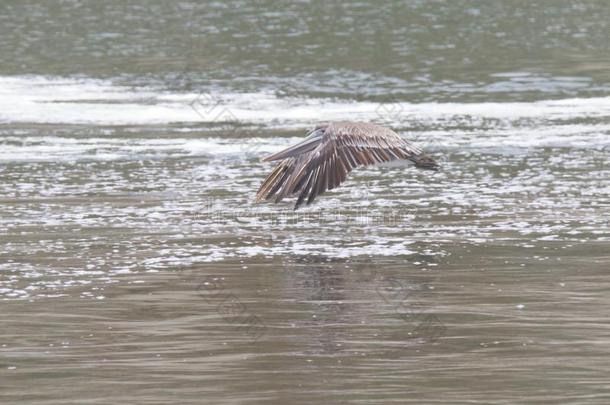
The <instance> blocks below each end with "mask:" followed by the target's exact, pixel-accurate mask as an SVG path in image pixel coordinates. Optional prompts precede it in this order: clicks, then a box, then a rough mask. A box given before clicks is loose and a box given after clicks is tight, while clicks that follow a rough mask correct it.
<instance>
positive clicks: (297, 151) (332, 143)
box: [256, 122, 439, 209]
mask: <svg viewBox="0 0 610 405" xmlns="http://www.w3.org/2000/svg"><path fill="white" fill-rule="evenodd" d="M263 160H264V161H272V160H281V162H280V163H279V164H278V165H277V166H276V167H275V169H273V171H272V172H271V173H270V174H269V176H267V178H266V179H265V181H264V182H263V184H262V185H261V187H260V189H259V190H258V193H257V194H256V201H257V202H259V201H263V200H270V199H272V198H274V197H275V202H276V203H277V202H280V201H281V200H282V199H283V198H284V197H288V196H293V195H294V196H298V198H297V202H296V204H295V207H294V208H295V209H297V208H299V206H301V205H302V204H303V203H304V202H306V203H307V204H310V203H311V202H313V200H314V199H315V198H316V197H317V196H318V195H320V194H322V193H324V192H325V191H326V190H332V189H333V188H335V187H338V186H339V185H340V184H341V183H342V182H344V181H345V178H346V177H347V174H348V173H349V172H350V171H352V170H353V169H354V168H355V167H357V166H367V165H372V164H376V163H382V162H390V161H393V160H407V161H410V162H412V163H414V164H415V166H416V167H419V168H422V169H430V170H438V167H439V166H438V164H437V163H436V162H435V161H434V159H432V158H431V157H429V156H428V155H426V154H425V153H424V152H423V151H422V150H421V149H420V148H419V147H417V146H415V145H413V144H411V143H410V142H408V141H406V140H404V139H402V138H401V137H400V136H399V135H398V134H397V133H396V132H394V131H392V130H391V129H388V128H384V127H381V126H379V125H375V124H370V123H365V122H333V123H330V124H325V125H319V126H317V127H316V128H315V129H314V130H313V131H311V132H310V133H309V134H308V136H307V138H305V139H304V140H303V141H302V142H300V143H298V144H296V145H294V146H291V147H290V148H288V149H285V150H283V151H280V152H278V153H275V154H273V155H271V156H267V157H266V158H264V159H263Z"/></svg>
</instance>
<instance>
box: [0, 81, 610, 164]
mask: <svg viewBox="0 0 610 405" xmlns="http://www.w3.org/2000/svg"><path fill="white" fill-rule="evenodd" d="M345 119H349V120H363V121H374V122H379V123H383V124H387V125H390V126H393V127H396V128H413V127H417V128H418V130H417V132H412V131H409V132H404V133H401V134H402V135H404V136H406V137H407V138H409V139H414V140H416V141H417V142H418V143H421V144H422V146H424V147H427V148H430V149H438V148H441V149H442V148H491V149H494V148H495V149H498V150H500V149H501V150H504V151H506V150H509V149H510V148H532V147H533V148H535V147H578V148H591V147H593V148H605V147H608V146H610V124H608V123H607V122H608V119H610V97H595V98H569V99H563V100H541V101H534V102H506V103H499V102H483V103H417V104H415V103H399V104H398V103H397V104H383V103H374V102H359V101H352V100H336V99H323V98H313V99H312V98H309V99H306V98H284V97H278V96H276V95H274V94H271V93H264V92H261V93H222V94H207V93H204V94H197V93H169V92H166V91H161V90H158V89H152V88H149V89H137V90H136V89H133V88H130V87H126V86H121V85H117V84H114V83H113V82H112V81H109V80H98V79H89V78H58V77H43V76H10V77H7V76H5V77H0V124H5V127H6V128H9V130H8V131H4V133H0V143H1V144H2V148H1V150H0V160H1V161H13V160H14V161H23V160H26V161H27V160H56V159H69V160H71V159H100V160H109V159H110V160H112V159H131V158H145V157H150V156H164V155H168V154H169V155H231V154H236V155H239V154H245V153H248V152H250V153H255V154H260V153H266V152H272V151H275V150H278V149H280V148H282V147H284V146H285V145H287V144H289V143H291V142H294V141H296V138H294V139H287V138H260V139H258V138H249V137H248V138H243V137H237V138H235V137H234V138H232V139H230V138H227V139H221V138H219V137H209V136H208V137H205V136H202V138H201V139H193V138H192V137H190V138H186V137H180V138H176V137H175V135H176V131H174V132H173V133H171V134H167V135H165V134H164V131H158V134H159V137H158V138H157V139H150V136H147V137H138V130H137V129H136V130H135V131H133V130H132V129H130V131H131V132H133V133H134V136H133V137H130V138H129V139H124V138H119V137H113V136H108V137H107V138H85V137H82V136H80V137H78V138H76V137H74V138H70V137H69V136H62V137H59V136H46V137H45V136H39V135H40V132H39V133H38V134H35V135H34V136H32V135H27V134H25V135H24V134H20V133H18V132H17V131H12V132H11V130H10V127H9V126H10V125H28V124H33V125H39V124H59V125H75V124H78V125H92V126H96V127H113V126H124V125H129V126H135V127H137V126H145V127H146V129H142V133H146V135H150V133H151V129H150V128H151V126H160V127H163V126H164V125H169V124H176V123H181V124H182V126H181V128H180V129H179V131H186V132H188V127H189V126H192V127H193V128H196V129H197V128H198V130H201V127H202V126H203V127H205V126H206V125H205V124H210V126H211V125H212V124H217V123H220V122H229V123H231V122H233V123H238V124H240V125H243V124H245V125H248V124H252V125H257V126H263V127H269V128H272V129H289V128H303V129H304V130H305V129H306V128H309V127H311V126H312V125H314V124H315V123H317V122H320V121H335V120H345ZM574 121H577V122H578V123H575V122H574ZM464 122H465V123H466V124H469V125H462V124H463V123H464ZM477 123H480V125H479V124H477ZM202 124H203V125H202ZM468 126H469V127H470V129H468V128H466V127H468ZM184 127H187V128H184ZM439 127H442V128H466V129H446V130H438V128H439ZM422 128H423V129H422ZM426 128H430V129H429V130H427V129H426ZM472 128H476V129H472Z"/></svg>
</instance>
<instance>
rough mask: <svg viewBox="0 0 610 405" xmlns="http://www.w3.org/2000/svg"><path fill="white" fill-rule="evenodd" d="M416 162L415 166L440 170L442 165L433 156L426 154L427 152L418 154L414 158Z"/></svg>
mask: <svg viewBox="0 0 610 405" xmlns="http://www.w3.org/2000/svg"><path fill="white" fill-rule="evenodd" d="M414 163H415V167H417V168H419V169H426V170H434V171H438V170H439V169H440V168H441V166H440V165H439V164H438V162H437V161H436V160H434V159H433V158H431V157H430V156H429V155H426V154H425V153H422V154H420V155H419V156H417V157H416V158H415V160H414Z"/></svg>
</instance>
